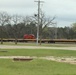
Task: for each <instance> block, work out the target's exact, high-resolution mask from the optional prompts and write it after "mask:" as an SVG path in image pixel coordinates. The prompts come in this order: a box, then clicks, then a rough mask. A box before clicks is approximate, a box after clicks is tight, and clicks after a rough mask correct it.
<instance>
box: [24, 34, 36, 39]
mask: <svg viewBox="0 0 76 75" xmlns="http://www.w3.org/2000/svg"><path fill="white" fill-rule="evenodd" d="M23 38H24V39H35V35H34V34H25V35H24V37H23Z"/></svg>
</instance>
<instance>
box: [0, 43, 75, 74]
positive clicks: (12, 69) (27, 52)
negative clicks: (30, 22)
mask: <svg viewBox="0 0 76 75" xmlns="http://www.w3.org/2000/svg"><path fill="white" fill-rule="evenodd" d="M4 45H5V44H4ZM7 45H8V44H7ZM11 45H12V44H11ZM13 45H14V44H13ZM18 45H20V46H21V45H22V44H18ZM55 45H57V44H55ZM42 46H47V45H42ZM48 46H54V44H53V45H48ZM65 46H66V45H65ZM57 47H64V46H63V45H61V46H59V44H58V45H57ZM67 47H69V45H67ZM3 51H5V52H3ZM0 56H37V57H45V56H55V57H76V51H72V50H57V49H0ZM0 75H76V64H69V63H63V62H56V61H51V60H45V59H33V60H32V61H13V59H0Z"/></svg>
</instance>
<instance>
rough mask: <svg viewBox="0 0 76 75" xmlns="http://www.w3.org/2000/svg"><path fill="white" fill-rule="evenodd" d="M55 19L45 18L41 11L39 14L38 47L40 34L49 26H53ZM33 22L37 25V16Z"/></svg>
mask: <svg viewBox="0 0 76 75" xmlns="http://www.w3.org/2000/svg"><path fill="white" fill-rule="evenodd" d="M54 19H55V17H52V18H51V17H46V16H45V14H44V13H43V12H42V11H41V12H40V18H39V38H40V45H41V40H42V33H43V31H44V29H45V28H46V27H48V26H50V25H53V24H55V22H54ZM34 20H35V21H36V23H38V22H37V21H38V18H37V15H36V16H35V17H34Z"/></svg>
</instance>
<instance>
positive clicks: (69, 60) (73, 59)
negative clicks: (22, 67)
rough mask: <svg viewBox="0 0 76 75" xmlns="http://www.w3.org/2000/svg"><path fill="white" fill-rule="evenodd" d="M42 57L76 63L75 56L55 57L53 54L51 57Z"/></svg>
mask: <svg viewBox="0 0 76 75" xmlns="http://www.w3.org/2000/svg"><path fill="white" fill-rule="evenodd" d="M40 59H46V60H52V61H56V62H64V63H70V64H76V58H75V57H53V56H51V57H41V58H40Z"/></svg>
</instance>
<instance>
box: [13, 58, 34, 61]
mask: <svg viewBox="0 0 76 75" xmlns="http://www.w3.org/2000/svg"><path fill="white" fill-rule="evenodd" d="M13 60H14V61H31V60H33V58H13Z"/></svg>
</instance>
